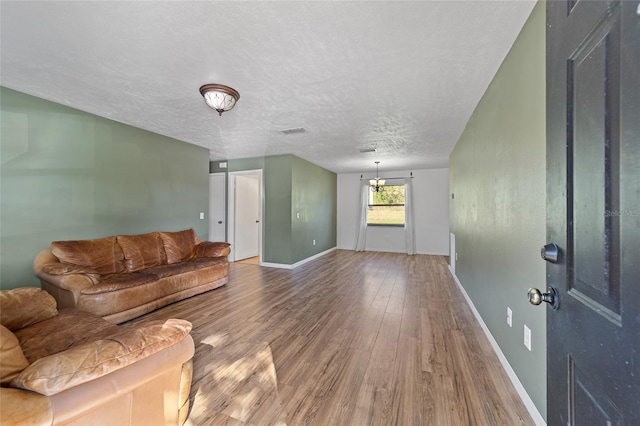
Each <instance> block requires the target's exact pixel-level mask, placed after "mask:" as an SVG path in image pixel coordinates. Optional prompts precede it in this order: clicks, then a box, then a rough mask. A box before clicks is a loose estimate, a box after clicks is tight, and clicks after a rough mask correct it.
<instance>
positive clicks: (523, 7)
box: [0, 0, 535, 175]
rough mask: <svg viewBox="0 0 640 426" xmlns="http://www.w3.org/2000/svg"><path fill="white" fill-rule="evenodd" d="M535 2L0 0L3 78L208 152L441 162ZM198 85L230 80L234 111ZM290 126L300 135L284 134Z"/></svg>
mask: <svg viewBox="0 0 640 426" xmlns="http://www.w3.org/2000/svg"><path fill="white" fill-rule="evenodd" d="M534 5H535V1H495V0H486V1H419V2H400V1H379V2H351V1H333V2H329V1H327V2H325V1H301V2H279V1H248V2H237V1H236V2H231V1H230V2H217V1H216V2H214V1H202V2H192V1H181V2H147V1H130V2H110V1H107V2H90V1H77V2H59V1H46V2H25V1H18V2H10V1H2V3H0V14H1V27H0V31H1V40H2V41H1V68H0V70H1V74H0V83H1V84H2V85H3V86H5V87H8V88H11V89H15V90H19V91H22V92H25V93H29V94H33V95H36V96H38V97H41V98H45V99H49V100H52V101H55V102H58V103H61V104H64V105H69V106H72V107H74V108H77V109H80V110H83V111H88V112H91V113H93V114H97V115H100V116H103V117H107V118H110V119H113V120H116V121H120V122H123V123H127V124H130V125H133V126H136V127H140V128H143V129H147V130H151V131H153V132H156V133H160V134H163V135H167V136H171V137H174V138H176V139H180V140H183V141H186V142H190V143H193V144H196V145H199V146H203V147H206V148H208V149H209V150H210V158H211V159H212V160H220V159H234V158H245V157H258V156H265V155H275V154H289V153H290V154H295V155H297V156H299V157H302V158H304V159H306V160H308V161H311V162H313V163H315V164H317V165H319V166H322V167H324V168H326V169H329V170H331V171H334V172H336V173H349V172H356V173H360V172H370V171H373V170H375V165H374V161H375V160H379V161H380V171H381V175H382V172H383V171H384V170H409V169H424V168H432V167H446V166H447V164H448V157H449V153H450V152H451V150H452V148H453V146H454V144H455V142H456V141H457V139H458V137H459V136H460V134H461V132H462V130H463V129H464V126H465V124H466V123H467V121H468V119H469V117H470V115H471V113H472V112H473V109H474V108H475V106H476V105H477V103H478V101H479V100H480V98H481V96H482V95H483V93H484V91H485V90H486V88H487V86H488V84H489V82H490V81H491V79H492V78H493V76H494V74H495V72H496V71H497V69H498V67H499V66H500V63H501V62H502V60H503V59H504V57H505V56H506V54H507V52H508V51H509V49H510V47H511V45H512V44H513V42H514V40H515V38H516V37H517V35H518V33H519V32H520V29H521V28H522V26H523V25H524V22H525V21H526V19H527V17H528V16H529V14H530V12H531V10H532V8H533V6H534ZM205 83H220V84H226V85H229V86H231V87H233V88H235V89H236V90H238V91H239V92H240V100H239V101H238V103H237V105H236V107H235V108H234V109H233V110H232V111H229V112H226V113H224V114H223V115H222V117H219V116H218V114H217V113H216V112H215V111H213V110H211V109H210V108H208V107H207V106H206V104H205V103H204V101H203V99H202V97H201V96H200V93H199V91H198V89H199V87H200V86H201V85H202V84H205ZM295 127H304V128H305V129H306V132H304V133H294V134H290V135H285V134H283V133H282V132H281V131H282V130H284V129H289V128H295ZM373 147H376V148H377V149H378V152H376V153H367V154H363V153H360V152H359V151H360V150H361V149H365V148H373Z"/></svg>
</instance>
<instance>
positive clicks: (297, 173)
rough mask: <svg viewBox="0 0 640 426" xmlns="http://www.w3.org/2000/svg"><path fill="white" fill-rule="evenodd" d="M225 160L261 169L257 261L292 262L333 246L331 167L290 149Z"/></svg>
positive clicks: (235, 166)
mask: <svg viewBox="0 0 640 426" xmlns="http://www.w3.org/2000/svg"><path fill="white" fill-rule="evenodd" d="M228 164H229V171H230V172H233V171H244V170H256V169H262V170H263V181H264V188H263V189H264V197H263V199H264V206H263V219H264V226H263V227H262V241H263V248H262V257H263V258H262V259H261V261H262V262H266V263H274V264H282V265H293V264H295V263H296V262H299V261H301V260H304V259H307V258H309V257H311V256H314V255H316V254H318V253H322V252H324V251H326V250H329V249H332V248H334V247H335V246H336V238H337V234H336V232H337V231H336V229H337V175H336V174H335V173H333V172H330V171H328V170H326V169H323V168H322V167H319V166H316V165H315V164H313V163H310V162H308V161H306V160H303V159H302V158H299V157H296V156H295V155H290V154H286V155H273V156H268V157H256V158H248V159H238V160H229V162H228ZM313 240H315V242H316V243H315V245H314V244H313Z"/></svg>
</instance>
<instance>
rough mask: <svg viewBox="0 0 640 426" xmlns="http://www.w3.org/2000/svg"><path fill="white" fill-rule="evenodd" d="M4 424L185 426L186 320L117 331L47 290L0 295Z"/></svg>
mask: <svg viewBox="0 0 640 426" xmlns="http://www.w3.org/2000/svg"><path fill="white" fill-rule="evenodd" d="M0 323H1V324H2V325H1V326H0V332H1V333H2V336H1V337H2V338H1V339H0V376H1V387H0V407H2V408H1V410H0V424H2V425H26V424H29V425H62V424H64V425H87V424H100V425H135V424H137V425H151V424H153V425H179V424H180V425H181V424H183V423H184V422H185V420H186V418H187V414H188V410H189V402H188V397H189V391H190V387H191V378H192V372H193V364H192V358H193V354H194V342H193V339H192V338H191V336H190V334H189V332H190V330H191V324H190V323H189V322H187V321H183V320H177V319H169V320H165V321H149V322H146V323H139V324H135V325H124V326H118V325H114V324H113V323H110V322H108V321H106V320H104V319H102V318H100V317H98V316H96V315H93V314H90V313H87V312H83V311H78V310H75V309H69V310H60V311H58V310H57V307H56V302H55V299H53V297H51V296H50V295H49V294H48V293H46V292H45V291H43V290H41V289H39V288H35V287H23V288H18V289H14V290H3V291H0Z"/></svg>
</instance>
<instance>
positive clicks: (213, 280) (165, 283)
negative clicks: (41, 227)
mask: <svg viewBox="0 0 640 426" xmlns="http://www.w3.org/2000/svg"><path fill="white" fill-rule="evenodd" d="M228 255H229V244H228V243H217V242H215V243H214V242H209V241H200V239H199V238H198V237H197V236H196V234H195V232H194V231H193V229H188V230H185V231H179V232H151V233H148V234H141V235H118V236H111V237H106V238H100V239H95V240H78V241H55V242H53V243H51V246H50V247H49V248H47V249H45V250H42V251H41V252H40V253H38V255H37V256H36V258H35V260H34V262H33V271H34V273H35V274H36V276H37V277H38V278H40V283H41V287H42V288H43V289H44V290H46V291H47V292H48V293H50V294H51V295H52V296H53V297H54V298H55V299H56V301H57V303H58V307H59V308H61V309H62V308H75V309H79V310H81V311H86V312H91V313H93V314H95V315H98V316H101V317H102V318H104V319H106V320H108V321H111V322H114V323H121V322H124V321H127V320H129V319H132V318H135V317H138V316H140V315H143V314H146V313H147V312H151V311H153V310H155V309H158V308H160V307H162V306H165V305H168V304H169V303H173V302H176V301H178V300H182V299H185V298H187V297H191V296H194V295H196V294H200V293H203V292H205V291H208V290H212V289H214V288H217V287H220V286H222V285H224V284H226V283H227V281H228V280H229V261H228V259H227V256H228Z"/></svg>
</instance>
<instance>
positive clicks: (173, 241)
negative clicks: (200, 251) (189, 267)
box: [160, 229, 196, 264]
mask: <svg viewBox="0 0 640 426" xmlns="http://www.w3.org/2000/svg"><path fill="white" fill-rule="evenodd" d="M160 238H162V242H163V243H164V251H165V252H166V253H167V263H169V264H171V263H178V262H183V261H185V260H189V259H191V256H192V255H193V254H192V250H193V246H194V245H196V233H195V231H194V230H193V229H187V230H185V231H178V232H160Z"/></svg>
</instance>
